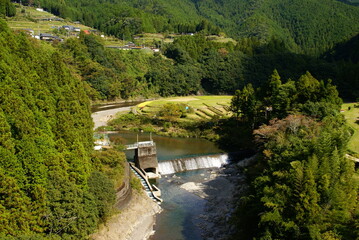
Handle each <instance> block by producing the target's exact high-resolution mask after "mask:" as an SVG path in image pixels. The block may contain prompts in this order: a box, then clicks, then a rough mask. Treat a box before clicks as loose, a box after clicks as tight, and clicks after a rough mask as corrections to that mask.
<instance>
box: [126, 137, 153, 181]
mask: <svg viewBox="0 0 359 240" xmlns="http://www.w3.org/2000/svg"><path fill="white" fill-rule="evenodd" d="M133 149H134V150H135V157H134V160H135V166H136V167H137V168H138V169H141V170H143V171H144V172H145V173H146V176H147V177H148V178H149V179H153V178H159V177H160V175H159V174H158V160H157V150H156V143H155V142H154V141H146V142H136V143H135V144H131V145H126V150H133Z"/></svg>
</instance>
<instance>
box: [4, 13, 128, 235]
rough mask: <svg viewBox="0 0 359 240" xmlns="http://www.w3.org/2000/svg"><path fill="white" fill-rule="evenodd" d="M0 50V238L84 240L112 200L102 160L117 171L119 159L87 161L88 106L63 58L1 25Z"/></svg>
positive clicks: (81, 87)
mask: <svg viewBox="0 0 359 240" xmlns="http://www.w3.org/2000/svg"><path fill="white" fill-rule="evenodd" d="M0 45H1V48H0V239H15V238H16V239H84V238H86V237H87V235H88V234H89V233H91V232H92V231H93V230H94V229H95V228H96V227H97V224H98V223H99V221H100V218H104V217H105V216H106V214H107V213H108V211H107V210H108V208H109V206H111V203H113V202H114V199H115V193H114V191H115V189H114V183H113V182H112V181H111V180H110V179H109V178H108V177H107V176H106V174H104V173H103V172H101V171H102V170H101V169H102V161H107V163H108V162H111V165H112V166H113V163H115V165H117V166H116V167H115V168H117V169H119V168H120V166H119V164H116V161H119V160H120V159H121V156H118V154H117V155H116V156H114V159H116V160H115V162H114V159H109V157H110V155H111V154H110V152H107V153H106V154H107V155H106V156H104V157H102V158H101V156H100V155H96V156H91V153H92V151H93V150H92V149H93V134H92V125H93V123H92V119H91V115H90V102H89V99H88V97H87V95H86V93H85V90H84V88H85V87H84V82H83V81H81V80H80V78H78V77H76V76H75V72H74V71H73V69H71V68H69V67H68V62H67V61H69V57H64V55H62V54H61V53H60V51H59V50H57V49H55V48H54V47H52V46H51V45H50V44H48V43H44V42H40V41H37V40H33V39H29V38H28V36H26V35H25V34H23V33H18V34H14V33H12V32H11V31H10V30H9V28H8V27H7V26H6V23H5V22H4V21H2V20H1V19H0ZM100 158H101V159H100ZM92 161H93V162H92ZM111 168H112V167H106V168H105V167H104V169H106V171H107V172H108V171H109V170H110V171H112V170H111ZM118 171H121V169H119V170H118ZM111 174H113V172H112V173H111ZM113 176H116V178H118V179H120V178H121V177H120V176H119V174H117V173H116V174H115V175H113ZM99 195H100V196H99ZM105 199H106V200H105ZM45 235H46V236H47V237H48V238H46V237H45ZM43 236H44V238H43Z"/></svg>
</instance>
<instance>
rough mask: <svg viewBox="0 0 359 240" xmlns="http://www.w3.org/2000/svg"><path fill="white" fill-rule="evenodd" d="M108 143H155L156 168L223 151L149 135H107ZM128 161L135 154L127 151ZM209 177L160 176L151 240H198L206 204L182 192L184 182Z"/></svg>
mask: <svg viewBox="0 0 359 240" xmlns="http://www.w3.org/2000/svg"><path fill="white" fill-rule="evenodd" d="M109 137H110V140H111V139H113V138H119V139H120V141H121V142H122V143H123V144H131V143H135V142H137V139H138V141H149V140H150V138H151V139H152V140H153V141H154V142H155V143H156V147H157V158H158V161H159V164H161V162H164V161H168V160H173V159H191V158H193V157H197V158H199V157H200V156H203V155H208V154H215V153H221V152H222V151H221V150H220V149H219V148H218V147H217V146H216V145H215V144H214V143H212V142H210V141H207V140H203V139H196V138H172V137H164V136H157V135H152V136H151V135H150V134H148V133H138V134H137V133H132V132H126V131H122V132H119V133H111V134H109ZM126 156H127V159H129V160H132V159H133V156H134V151H126ZM210 174H211V171H210V170H208V169H200V170H193V171H186V172H179V173H175V174H170V175H163V176H162V178H161V179H159V180H157V182H156V185H157V186H158V187H159V188H160V189H161V191H162V199H163V203H162V204H161V207H162V208H163V212H162V213H161V214H159V215H158V216H157V220H156V225H155V234H154V235H153V236H152V237H151V240H165V239H171V240H181V239H188V240H200V239H202V237H201V231H200V228H199V227H198V225H199V224H200V223H201V221H202V220H201V219H200V218H199V216H200V215H201V214H203V213H204V206H205V203H206V200H204V199H203V198H200V197H199V196H197V195H195V194H193V193H190V192H188V191H186V190H184V189H182V188H181V185H182V184H184V183H186V182H195V183H201V182H203V181H204V180H207V179H208V178H209V176H210Z"/></svg>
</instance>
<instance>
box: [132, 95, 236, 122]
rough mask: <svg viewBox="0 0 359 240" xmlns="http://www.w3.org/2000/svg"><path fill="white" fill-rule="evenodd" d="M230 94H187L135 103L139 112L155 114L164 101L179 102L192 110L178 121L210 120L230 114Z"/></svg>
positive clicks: (149, 114)
mask: <svg viewBox="0 0 359 240" xmlns="http://www.w3.org/2000/svg"><path fill="white" fill-rule="evenodd" d="M231 98H232V96H187V97H173V98H164V99H159V100H155V101H148V102H144V103H141V104H139V105H137V107H136V111H137V113H139V114H144V115H148V116H155V115H156V114H158V112H159V110H160V109H161V107H162V106H163V105H165V104H166V103H181V104H185V105H187V106H188V107H190V108H192V109H193V110H194V111H193V112H191V113H188V114H187V117H186V118H181V119H178V120H179V121H196V120H201V119H203V120H210V119H212V118H213V117H226V116H230V115H231V113H230V111H229V106H230V102H231Z"/></svg>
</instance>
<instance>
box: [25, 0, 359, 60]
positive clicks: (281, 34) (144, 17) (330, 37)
mask: <svg viewBox="0 0 359 240" xmlns="http://www.w3.org/2000/svg"><path fill="white" fill-rule="evenodd" d="M23 3H28V4H30V2H26V1H23ZM31 4H37V5H39V6H42V7H44V8H45V9H48V10H49V11H51V12H52V13H54V14H56V15H59V16H62V17H64V18H69V19H71V20H73V21H81V22H83V23H84V24H86V25H88V26H92V27H95V28H97V29H99V30H101V31H104V32H106V33H107V34H111V35H114V36H117V37H120V38H123V39H130V38H131V37H132V35H134V34H138V33H142V32H175V33H177V32H178V33H182V32H199V31H202V32H206V33H212V34H218V33H219V32H220V31H221V29H222V31H224V32H225V33H227V34H228V35H230V36H232V37H234V38H237V39H238V38H243V37H256V38H258V39H260V40H261V41H265V42H267V41H270V40H271V39H272V38H277V39H279V40H281V41H284V42H285V44H286V46H287V48H288V49H290V50H291V51H293V52H296V53H306V54H311V55H318V54H321V53H323V51H325V50H327V49H329V48H331V47H333V46H334V45H335V44H336V43H338V42H340V41H344V40H347V39H349V38H350V37H353V36H354V35H355V34H357V33H358V31H359V23H358V21H357V19H359V8H357V7H353V6H350V5H347V4H345V3H342V2H339V1H336V0H322V1H318V0H309V1H301V0H295V1H289V0H270V1H263V0H253V1H245V0H225V1H214V0H207V1H200V0H193V1H190V0H176V1H175V2H174V1H171V2H170V3H169V2H168V1H164V0H155V1H146V0H136V1H128V0H112V1H98V0H91V1H85V0H71V1H70V0H67V1H61V2H59V1H54V0H39V1H35V2H33V1H32V2H31ZM318 9H320V11H317V10H318Z"/></svg>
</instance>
